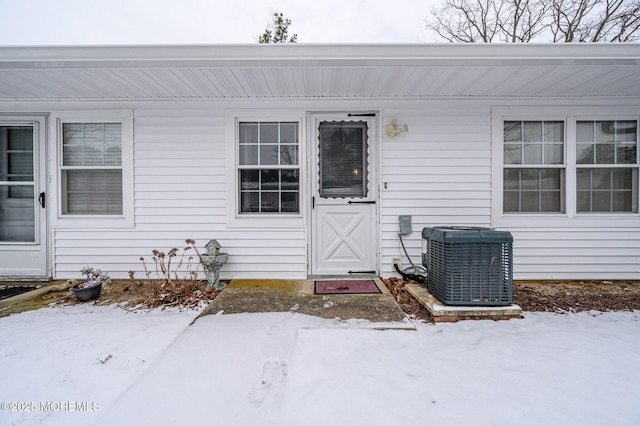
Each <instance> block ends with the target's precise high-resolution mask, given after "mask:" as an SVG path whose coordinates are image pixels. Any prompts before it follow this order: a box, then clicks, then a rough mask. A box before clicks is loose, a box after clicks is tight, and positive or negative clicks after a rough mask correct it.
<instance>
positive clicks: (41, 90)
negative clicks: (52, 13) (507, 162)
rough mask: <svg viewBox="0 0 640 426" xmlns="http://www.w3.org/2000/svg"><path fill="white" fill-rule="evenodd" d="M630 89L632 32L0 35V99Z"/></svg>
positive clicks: (638, 61)
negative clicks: (265, 40)
mask: <svg viewBox="0 0 640 426" xmlns="http://www.w3.org/2000/svg"><path fill="white" fill-rule="evenodd" d="M636 96H640V44H631V43H628V44H501V45H495V44H402V45H397V44H383V45H378V44H376V45H373V44H358V45H355V44H340V45H325V44H317V45H316V44H312V45H310V44H281V45H260V44H252V45H167V46H157V45H156V46H5V47H0V101H31V100H59V99H63V100H85V99H98V100H101V99H105V100H106V99H109V100H129V99H131V100H133V99H285V98H286V99H315V98H327V99H416V98H417V99H425V98H466V97H498V98H523V97H527V98H529V97H533V98H545V97H556V98H557V97H566V98H574V97H636Z"/></svg>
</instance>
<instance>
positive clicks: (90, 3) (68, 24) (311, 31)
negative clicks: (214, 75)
mask: <svg viewBox="0 0 640 426" xmlns="http://www.w3.org/2000/svg"><path fill="white" fill-rule="evenodd" d="M440 3H441V0H315V1H310V0H0V16H2V23H1V24H0V45H52V44H53V45H78V44H219V43H256V42H257V38H258V37H259V36H260V34H262V33H263V32H264V30H265V28H266V26H267V22H268V20H269V17H270V16H271V11H273V10H277V11H280V12H282V13H283V14H284V15H285V17H287V18H289V19H291V21H292V25H291V27H290V33H291V32H293V33H297V34H298V42H299V43H418V42H432V41H434V39H433V37H432V36H431V35H430V34H429V33H428V32H427V31H426V30H425V28H424V25H425V24H424V20H425V18H426V17H427V15H428V14H429V11H430V9H431V6H432V5H433V4H440Z"/></svg>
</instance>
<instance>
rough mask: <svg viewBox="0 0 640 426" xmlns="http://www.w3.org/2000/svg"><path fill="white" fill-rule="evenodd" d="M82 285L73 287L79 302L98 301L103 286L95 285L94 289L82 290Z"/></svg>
mask: <svg viewBox="0 0 640 426" xmlns="http://www.w3.org/2000/svg"><path fill="white" fill-rule="evenodd" d="M79 286H80V284H78V285H76V286H74V287H72V288H73V293H74V294H75V295H76V299H78V302H88V301H89V300H93V299H97V298H98V297H100V292H101V291H102V284H98V285H94V286H92V287H87V288H80V287H79Z"/></svg>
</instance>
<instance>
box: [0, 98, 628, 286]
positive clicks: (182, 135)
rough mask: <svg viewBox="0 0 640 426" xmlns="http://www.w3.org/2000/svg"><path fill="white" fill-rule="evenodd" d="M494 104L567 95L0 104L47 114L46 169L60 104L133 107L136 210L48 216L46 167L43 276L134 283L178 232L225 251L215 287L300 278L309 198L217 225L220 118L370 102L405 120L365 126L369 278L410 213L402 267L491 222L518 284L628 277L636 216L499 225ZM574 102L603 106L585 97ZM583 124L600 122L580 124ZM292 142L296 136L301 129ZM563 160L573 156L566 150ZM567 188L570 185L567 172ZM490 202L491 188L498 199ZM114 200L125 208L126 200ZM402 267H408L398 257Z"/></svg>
mask: <svg viewBox="0 0 640 426" xmlns="http://www.w3.org/2000/svg"><path fill="white" fill-rule="evenodd" d="M497 103H499V104H500V105H501V106H504V108H503V109H505V110H509V111H513V110H515V109H517V108H518V107H520V106H521V105H523V104H524V105H530V106H531V105H532V106H538V107H540V109H544V110H545V111H548V109H549V108H548V106H549V105H552V106H554V105H555V107H557V108H556V109H558V110H559V111H565V113H566V111H567V108H565V105H564V104H565V100H553V99H532V100H526V101H516V100H514V101H510V103H508V102H506V101H500V102H498V101H496V100H491V99H473V100H469V99H434V100H426V101H416V100H413V101H402V102H398V101H392V100H384V99H381V100H358V101H335V100H308V101H302V100H286V101H283V100H280V101H267V100H260V101H251V100H246V101H237V102H227V101H203V100H197V101H195V100H193V101H192V100H158V101H140V102H120V101H111V102H97V101H95V102H94V101H86V102H69V103H66V102H53V101H52V102H31V103H28V104H27V103H21V104H18V105H14V104H13V103H11V104H2V103H0V109H2V108H4V109H5V110H10V111H13V110H15V109H16V108H19V109H22V110H24V111H27V112H29V111H31V112H40V111H52V113H51V119H50V121H51V123H52V126H51V127H50V129H52V130H53V131H51V132H50V141H51V144H50V149H49V152H48V155H49V158H50V161H52V162H53V163H54V164H55V161H56V157H57V153H56V150H55V140H56V137H55V129H56V126H55V125H54V123H55V122H56V119H57V117H59V116H65V117H66V116H67V115H71V114H70V113H66V112H64V110H65V109H69V110H74V111H75V110H78V109H85V110H86V111H87V112H86V113H85V114H86V115H89V116H91V117H93V118H94V119H95V117H96V114H95V113H92V112H89V111H100V110H103V111H104V110H124V109H127V108H128V109H130V110H132V111H134V112H133V113H131V114H130V115H131V122H132V123H133V126H132V138H131V152H132V154H131V158H130V161H131V163H132V166H131V170H132V172H131V173H132V176H131V178H132V190H131V197H130V200H129V201H130V203H131V206H132V209H133V208H135V215H134V214H133V213H132V214H131V224H130V225H127V224H126V223H123V224H122V225H120V226H115V225H113V224H112V226H111V227H109V228H107V227H105V226H104V224H102V223H99V222H96V221H93V224H92V225H90V226H89V225H85V224H84V223H83V222H81V223H79V222H80V221H79V220H75V221H62V220H60V219H59V218H58V217H57V215H58V210H57V204H56V199H57V198H56V194H55V192H56V188H57V182H56V175H57V173H56V170H57V169H56V168H55V167H54V168H52V169H50V170H49V172H50V173H49V174H50V178H51V181H52V183H51V186H50V187H49V194H50V195H51V197H52V198H51V200H52V201H51V208H52V209H53V210H52V211H51V212H50V220H51V222H52V231H51V237H52V244H51V250H52V258H51V260H52V264H53V272H54V277H55V278H64V279H66V278H74V277H78V278H79V277H80V269H81V268H82V267H84V266H86V265H90V266H94V267H99V268H101V269H102V270H105V271H108V272H109V273H111V274H112V276H113V277H114V278H122V279H125V278H127V277H128V272H129V271H130V270H133V271H135V272H136V276H137V277H138V278H142V277H143V276H144V275H143V269H142V264H141V262H140V260H139V259H140V257H141V256H144V257H145V258H146V259H147V262H149V261H150V259H151V251H152V250H154V249H158V250H164V251H168V250H169V249H171V248H173V247H176V248H179V249H180V248H182V247H183V246H184V240H185V239H186V238H192V239H194V240H196V243H197V245H198V247H200V248H203V247H204V245H205V244H206V243H207V242H208V241H209V240H210V239H216V240H218V241H219V242H220V244H221V245H222V251H224V252H226V253H229V261H228V262H227V264H225V265H224V267H223V268H222V270H221V277H222V279H225V280H228V279H233V278H256V279H269V278H289V279H304V278H306V277H307V265H308V247H309V244H310V241H309V239H308V229H307V227H308V226H307V222H306V217H307V216H308V212H309V211H310V208H311V202H310V200H309V199H308V198H306V197H307V196H308V194H307V195H302V196H301V214H300V217H299V218H296V220H295V223H293V224H292V223H287V224H286V226H285V225H283V224H279V225H280V226H278V225H276V226H272V225H271V224H269V223H266V224H264V223H256V222H253V223H252V224H251V225H250V226H245V225H242V224H238V223H237V222H234V221H235V220H236V218H235V215H234V216H233V218H232V220H229V217H228V206H229V205H232V206H233V207H232V208H231V211H234V207H235V205H234V204H235V199H234V197H235V188H237V187H236V186H234V185H235V183H234V184H233V185H231V186H232V189H231V190H229V186H230V183H229V176H233V175H234V173H236V170H235V169H234V168H233V167H231V169H229V163H228V161H229V160H228V157H231V159H230V161H231V163H232V164H233V162H234V161H235V158H233V154H231V153H233V152H234V151H233V150H229V145H228V142H229V140H230V139H231V140H232V141H233V126H231V128H229V120H228V117H229V116H230V115H232V116H239V115H242V116H243V117H245V114H240V112H243V113H244V112H246V113H247V114H246V115H248V116H249V117H246V118H253V119H255V118H256V117H255V116H253V115H252V114H251V113H252V112H254V111H256V109H257V108H258V107H259V108H260V111H264V110H273V111H278V110H279V109H280V108H287V120H289V119H292V117H295V120H299V121H300V122H301V123H302V125H303V126H304V125H305V119H304V117H305V111H327V110H329V111H332V110H342V111H344V110H357V109H362V108H365V109H367V108H368V110H369V111H370V110H373V109H375V108H379V114H380V122H379V124H380V127H381V128H383V127H384V125H385V124H387V123H389V122H390V120H391V119H393V118H397V119H398V121H399V122H401V123H403V124H404V123H406V124H408V127H409V131H408V132H403V133H402V134H401V135H399V136H398V137H396V138H388V137H387V136H386V134H384V132H380V128H378V129H373V128H372V129H371V131H372V132H375V131H377V132H378V134H379V135H380V137H379V138H378V139H379V141H380V143H379V144H377V145H376V146H372V147H370V149H372V150H377V151H376V152H377V157H378V158H380V162H381V163H380V167H379V170H380V173H379V176H378V178H379V182H380V184H379V188H378V189H375V190H377V191H379V196H380V198H379V209H380V216H379V218H378V219H379V221H378V226H379V227H380V236H381V237H380V247H381V251H380V268H381V269H380V270H381V275H382V276H384V277H388V276H390V275H395V273H394V271H392V269H391V258H392V257H396V256H401V257H403V258H404V253H403V250H402V247H401V244H400V240H399V238H398V229H399V228H398V216H399V215H411V216H412V223H413V232H412V233H411V234H410V235H406V236H404V237H403V238H404V242H405V244H406V246H407V250H408V252H409V254H410V256H411V259H412V260H413V262H414V263H420V257H421V255H420V253H421V252H420V246H421V241H420V240H421V231H422V228H423V227H427V226H428V227H432V226H439V225H440V226H446V225H460V226H462V225H465V226H484V227H491V226H493V227H495V228H496V229H500V230H507V231H510V232H511V233H512V234H513V237H514V268H515V269H514V278H516V279H640V220H638V218H637V217H636V215H634V214H613V215H612V214H611V213H609V214H607V215H604V216H605V217H604V218H603V215H601V214H594V213H589V214H580V215H576V216H575V217H572V218H568V217H562V218H560V219H558V218H555V217H553V218H549V217H548V216H547V215H540V214H538V215H527V216H529V217H528V218H524V219H522V220H518V221H517V222H515V223H514V222H513V221H511V222H509V221H505V220H504V219H503V218H501V217H500V216H501V210H498V209H496V207H495V203H496V202H498V201H499V199H501V196H500V194H501V193H502V188H499V189H498V190H496V189H495V188H494V185H496V182H497V180H496V179H495V176H494V174H492V168H493V169H496V170H497V176H498V177H500V180H501V179H502V175H501V173H502V165H501V162H502V155H503V152H502V148H501V147H500V148H499V150H498V152H499V154H498V155H499V157H498V158H497V159H498V160H499V161H500V165H498V166H497V168H496V166H495V165H494V164H492V125H493V121H492V108H493V107H494V106H495V105H496V104H497ZM574 103H575V104H583V105H592V104H595V105H602V106H607V104H606V103H605V101H601V100H597V99H596V100H594V99H586V100H580V101H575V102H574ZM622 103H623V104H626V106H627V107H626V108H623V107H610V108H609V110H610V111H611V115H614V116H616V117H622V118H618V119H630V118H631V117H629V115H633V114H631V113H632V112H633V111H638V108H637V106H635V107H634V105H637V104H638V102H637V100H636V102H635V103H634V100H633V99H630V100H626V101H624V102H622ZM634 108H635V110H634ZM598 109H599V110H601V108H598ZM291 111H293V112H291ZM71 118H73V116H72V117H71ZM75 118H76V120H77V116H76V117H75ZM133 118H135V120H133ZM269 118H270V119H275V118H274V117H269ZM518 119H522V120H524V119H525V118H523V117H518ZM539 119H540V120H548V119H552V118H549V117H546V116H545V117H539ZM587 119H592V120H597V119H599V118H598V117H594V116H589V117H583V118H582V120H583V121H584V120H587ZM103 120H105V119H104V118H103ZM278 120H283V118H282V117H280V118H278ZM231 121H233V120H231ZM125 128H126V127H125ZM229 132H230V133H229ZM301 134H302V135H306V134H307V132H306V131H304V130H303V131H301ZM133 135H135V138H134V137H133ZM133 142H135V143H133ZM308 143H309V141H307V140H306V137H305V138H303V139H301V147H300V148H301V154H300V155H301V157H300V158H301V167H302V168H303V169H304V168H305V167H306V164H307V162H308V161H310V160H309V159H308V158H307V155H306V154H305V152H304V151H305V150H306V149H307V147H306V144H308ZM125 145H126V143H125ZM232 146H233V142H232ZM134 148H135V149H134ZM566 154H567V156H572V155H573V156H574V157H575V153H572V152H570V150H567V153H566ZM124 159H125V160H126V155H125V156H124ZM574 161H575V160H574ZM133 165H135V168H134V167H133ZM606 167H609V166H608V165H607V166H606ZM125 178H126V176H125ZM303 179H304V173H303ZM568 180H569V179H568ZM567 185H568V186H567V188H575V185H576V183H575V178H574V181H573V182H568V183H567ZM308 186H309V182H303V183H302V186H301V187H302V191H303V192H304V191H306V188H307V187H308ZM492 194H498V195H497V197H496V198H497V199H496V200H494V197H493V196H492ZM566 198H567V208H568V210H571V209H573V210H571V211H575V209H576V206H575V204H572V202H571V199H572V198H574V197H572V196H569V194H566ZM124 201H125V202H127V197H124ZM125 211H126V208H125ZM565 215H566V213H565ZM531 216H535V217H531ZM541 216H542V217H541ZM612 216H614V217H612ZM134 219H135V220H134ZM285 221H286V222H291V220H285ZM404 265H405V266H407V265H408V262H407V259H406V258H404Z"/></svg>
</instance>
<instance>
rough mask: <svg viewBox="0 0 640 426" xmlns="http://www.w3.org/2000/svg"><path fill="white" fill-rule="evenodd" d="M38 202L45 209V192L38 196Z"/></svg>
mask: <svg viewBox="0 0 640 426" xmlns="http://www.w3.org/2000/svg"><path fill="white" fill-rule="evenodd" d="M38 202H40V205H41V206H42V208H43V209H44V206H45V204H46V194H45V193H44V192H41V193H40V196H39V197H38Z"/></svg>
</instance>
